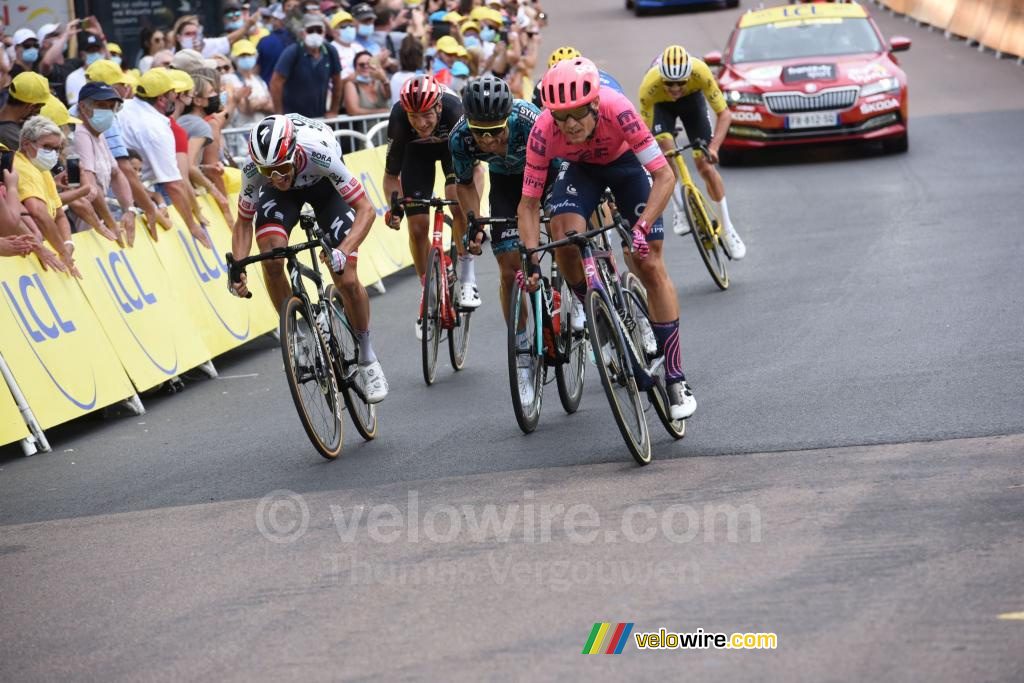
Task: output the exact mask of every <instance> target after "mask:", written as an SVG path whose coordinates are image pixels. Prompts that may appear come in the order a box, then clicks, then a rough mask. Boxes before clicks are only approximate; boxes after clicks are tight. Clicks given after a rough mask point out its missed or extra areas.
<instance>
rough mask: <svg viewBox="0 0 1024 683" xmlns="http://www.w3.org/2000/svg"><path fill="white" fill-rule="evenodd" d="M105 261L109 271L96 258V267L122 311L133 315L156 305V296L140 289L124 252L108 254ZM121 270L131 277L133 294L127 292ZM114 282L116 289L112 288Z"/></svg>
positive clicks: (133, 270)
mask: <svg viewBox="0 0 1024 683" xmlns="http://www.w3.org/2000/svg"><path fill="white" fill-rule="evenodd" d="M107 261H108V264H109V266H110V270H109V271H108V270H107V266H106V265H104V263H103V260H102V259H100V258H99V257H98V256H97V257H96V265H97V266H99V269H100V272H101V273H103V277H104V278H106V280H107V286H108V287H110V293H111V294H113V295H114V299H115V300H116V301H117V304H118V305H119V306H120V307H121V310H122V311H124V312H125V313H133V312H135V311H141V310H142V309H143V308H144V307H145V306H147V305H148V306H152V305H153V304H155V303H156V296H154V295H153V294H150V293H149V292H147V291H146V290H145V289H143V288H142V283H140V282H139V277H138V276H137V275H136V274H135V269H134V268H132V264H131V261H129V260H128V256H127V255H126V254H125V253H124V251H113V252H110V254H109V256H108V257H107ZM119 266H120V267H119ZM122 270H124V271H127V275H128V276H130V277H131V280H132V283H133V284H134V286H135V287H134V290H135V294H132V293H131V292H129V291H128V288H127V287H125V280H126V278H123V277H122V272H121V271H122ZM111 273H113V278H111ZM115 281H116V282H117V286H116V287H115V286H114V282H115ZM122 296H123V298H122Z"/></svg>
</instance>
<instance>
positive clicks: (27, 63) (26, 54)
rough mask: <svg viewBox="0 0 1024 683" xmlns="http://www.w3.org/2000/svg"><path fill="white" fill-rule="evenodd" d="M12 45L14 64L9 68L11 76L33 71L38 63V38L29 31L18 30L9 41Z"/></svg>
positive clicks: (24, 29) (25, 29)
mask: <svg viewBox="0 0 1024 683" xmlns="http://www.w3.org/2000/svg"><path fill="white" fill-rule="evenodd" d="M11 40H12V42H13V43H14V64H13V65H12V66H11V76H12V77H14V76H17V75H18V74H20V73H22V72H24V71H34V70H35V69H36V64H37V63H38V62H39V45H40V41H39V38H37V37H36V34H35V33H33V32H32V30H31V29H27V28H19V29H18V30H17V31H15V32H14V37H13V38H12V39H11Z"/></svg>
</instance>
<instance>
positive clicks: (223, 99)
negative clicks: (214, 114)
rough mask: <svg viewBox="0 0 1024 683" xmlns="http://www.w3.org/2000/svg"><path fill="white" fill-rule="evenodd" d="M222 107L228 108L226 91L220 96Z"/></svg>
mask: <svg viewBox="0 0 1024 683" xmlns="http://www.w3.org/2000/svg"><path fill="white" fill-rule="evenodd" d="M220 106H222V107H226V106H228V93H227V91H226V90H225V91H224V92H222V93H221V94H220Z"/></svg>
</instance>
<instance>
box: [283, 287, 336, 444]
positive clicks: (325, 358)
mask: <svg viewBox="0 0 1024 683" xmlns="http://www.w3.org/2000/svg"><path fill="white" fill-rule="evenodd" d="M300 319H301V320H302V323H301V324H300V322H299V321H300ZM300 328H304V330H305V331H304V333H303V335H302V336H304V337H305V339H306V340H308V339H313V340H314V341H315V344H314V346H313V348H312V349H309V348H308V346H306V344H307V342H306V341H305V340H303V339H300V334H299V329H300ZM280 330H281V355H282V357H283V359H284V374H285V379H287V381H288V389H289V391H290V392H291V395H292V401H293V402H294V403H295V411H296V412H297V413H298V414H299V421H300V422H301V423H302V428H303V429H304V430H305V431H306V436H308V437H309V440H310V441H311V442H312V444H313V447H314V448H316V450H317V452H318V453H320V455H322V456H323V457H325V458H327V459H328V460H334V459H335V458H337V457H338V456H339V455H341V448H342V444H343V443H344V431H343V430H344V423H343V422H342V419H341V406H340V404H339V402H338V380H337V377H335V374H334V367H333V364H332V363H331V362H330V360H329V359H330V355H329V352H328V350H327V345H326V344H325V343H324V339H323V335H321V334H320V330H319V328H318V327H317V325H316V321H315V320H310V319H309V309H307V308H306V304H305V303H304V302H303V301H302V299H300V298H299V297H297V296H293V297H291V298H289V299H287V300H286V301H285V302H284V303H283V304H282V305H281V323H280ZM300 345H301V346H303V347H305V351H306V353H307V354H308V353H309V352H310V351H311V350H312V352H313V358H312V359H311V360H312V362H313V365H312V366H311V367H310V370H309V371H308V372H310V373H311V376H310V377H307V376H306V374H307V373H306V372H302V371H300V368H299V361H298V360H297V359H296V356H297V355H299V348H300ZM307 358H308V355H307ZM307 362H309V361H307ZM311 380H312V381H313V382H315V383H314V384H313V385H312V386H307V385H310V383H311ZM318 397H319V398H320V399H322V401H317V400H316V399H317V398H318Z"/></svg>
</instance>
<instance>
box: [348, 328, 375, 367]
mask: <svg viewBox="0 0 1024 683" xmlns="http://www.w3.org/2000/svg"><path fill="white" fill-rule="evenodd" d="M352 333H353V334H354V335H355V336H356V341H358V342H359V364H360V365H369V364H370V363H372V362H373V361H375V360H377V354H376V353H374V352H373V344H371V343H370V331H369V330H357V329H355V328H353V329H352Z"/></svg>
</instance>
